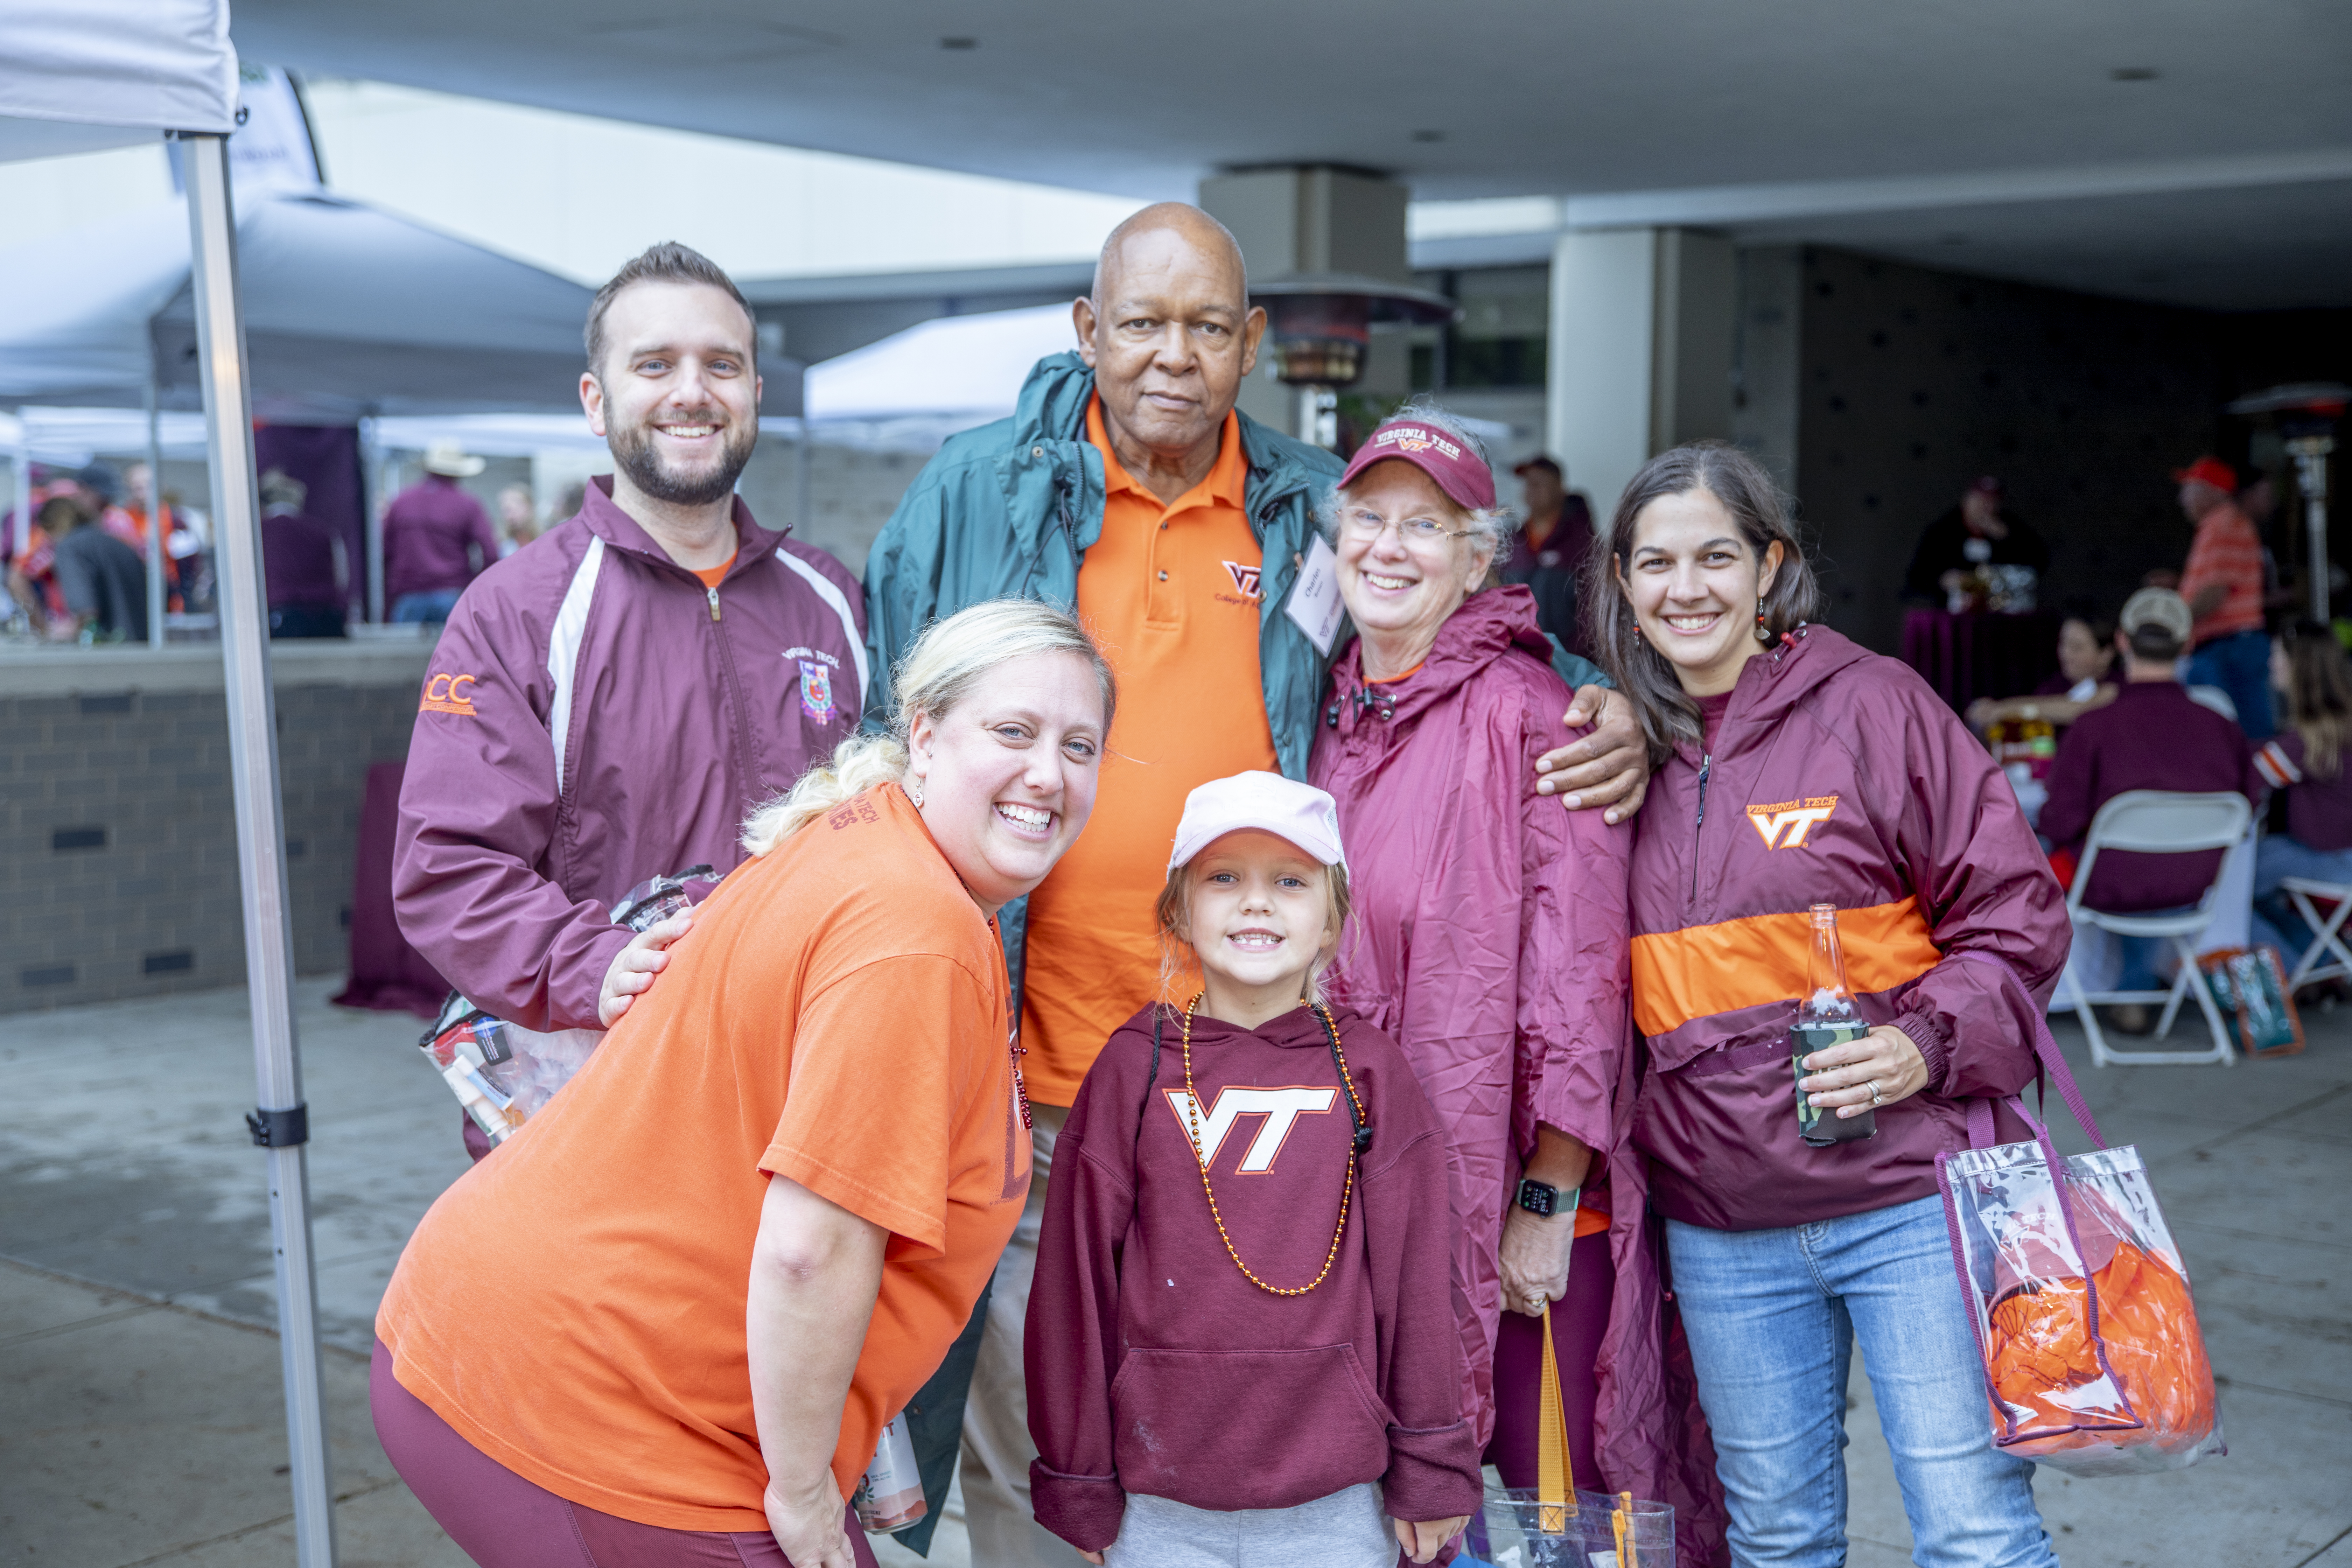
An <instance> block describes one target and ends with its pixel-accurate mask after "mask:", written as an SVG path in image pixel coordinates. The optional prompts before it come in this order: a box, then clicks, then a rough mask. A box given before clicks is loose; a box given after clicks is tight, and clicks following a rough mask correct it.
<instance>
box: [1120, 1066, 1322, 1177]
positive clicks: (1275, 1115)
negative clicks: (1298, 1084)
mask: <svg viewBox="0 0 2352 1568" xmlns="http://www.w3.org/2000/svg"><path fill="white" fill-rule="evenodd" d="M1160 1093H1162V1094H1164V1095H1166V1096H1167V1097H1168V1109H1169V1110H1172V1111H1174V1112H1175V1113H1176V1125H1177V1126H1178V1127H1179V1128H1181V1129H1182V1131H1183V1133H1184V1141H1185V1142H1188V1143H1189V1142H1192V1129H1193V1125H1194V1123H1193V1119H1192V1096H1191V1095H1189V1094H1187V1093H1185V1092H1184V1091H1183V1090H1182V1089H1161V1090H1160ZM1338 1098H1339V1090H1338V1089H1244V1088H1243V1087H1242V1086H1240V1085H1239V1084H1228V1085H1227V1086H1226V1087H1224V1088H1223V1089H1219V1090H1218V1091H1217V1098H1216V1099H1215V1100H1212V1101H1210V1102H1209V1107H1208V1109H1207V1110H1203V1111H1202V1112H1201V1114H1200V1121H1199V1126H1200V1131H1201V1145H1200V1153H1201V1163H1202V1164H1203V1165H1213V1164H1215V1163H1217V1151H1218V1150H1219V1149H1222V1148H1223V1147H1224V1143H1225V1134H1227V1133H1228V1132H1231V1131H1233V1130H1234V1123H1235V1122H1237V1121H1240V1120H1241V1119H1242V1118H1243V1117H1244V1116H1263V1117H1265V1122H1264V1124H1262V1125H1261V1126H1260V1127H1259V1128H1258V1130H1257V1136H1256V1137H1255V1138H1253V1139H1251V1140H1250V1144H1249V1147H1248V1148H1247V1149H1245V1150H1244V1151H1243V1152H1242V1163H1241V1164H1240V1165H1238V1166H1237V1167H1235V1168H1236V1169H1237V1170H1239V1171H1240V1172H1241V1173H1243V1174H1244V1175H1264V1174H1265V1173H1267V1172H1269V1171H1271V1170H1273V1169H1274V1160H1275V1156H1276V1155H1277V1154H1279V1153H1281V1152H1282V1145H1283V1142H1284V1141H1285V1140H1286V1139H1287V1138H1288V1137H1289V1136H1290V1130H1291V1128H1292V1127H1293V1126H1295V1125H1297V1121H1298V1119H1299V1118H1300V1117H1301V1116H1321V1115H1323V1114H1325V1113H1326V1112H1328V1111H1329V1110H1330V1109H1331V1104H1332V1101H1333V1100H1337V1099H1338Z"/></svg>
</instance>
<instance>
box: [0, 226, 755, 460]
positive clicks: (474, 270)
mask: <svg viewBox="0 0 2352 1568" xmlns="http://www.w3.org/2000/svg"><path fill="white" fill-rule="evenodd" d="M237 248H238V254H239V268H240V276H241V280H242V284H243V292H244V296H245V300H246V342H247V349H248V352H249V353H250V355H251V361H252V369H251V374H252V377H253V384H254V411H255V413H256V415H257V416H259V417H262V418H265V419H276V420H283V421H289V422H297V423H311V424H325V423H332V424H344V423H350V422H352V421H354V420H357V419H358V418H360V417H362V416H365V415H368V414H373V413H388V414H439V413H467V412H488V411H503V410H512V409H546V410H550V411H554V410H564V409H570V410H575V411H576V410H577V409H578V407H579V390H578V389H579V377H580V368H581V363H582V355H581V343H580V331H581V324H582V322H583V321H585V320H586V317H587V313H588V303H589V300H590V298H591V296H590V293H589V290H587V289H584V288H582V287H581V286H580V285H579V284H577V283H573V282H572V281H571V280H569V279H563V278H559V277H557V276H555V275H554V274H553V273H550V272H544V271H541V270H540V269H539V268H535V267H530V266H528V265H526V264H525V263H522V262H520V261H514V260H510V259H509V258H506V257H502V256H498V255H494V254H492V253H491V252H489V251H487V250H484V249H481V248H480V247H477V246H472V245H468V244H467V243H465V242H464V241H462V240H457V239H452V238H450V237H447V236H446V235H442V234H437V233H436V232H434V231H433V230H431V229H427V228H425V227H422V226H418V225H416V224H413V223H410V222H408V221H406V220H405V219H403V218H398V217H394V216H392V215H390V214H388V213H384V212H380V211H378V210H376V209H375V208H373V207H370V206H367V205H363V204H362V203H359V202H354V201H350V200H347V199H345V198H343V197H340V196H334V195H327V194H325V193H323V192H311V193H303V194H290V193H285V194H276V195H262V196H259V197H257V198H254V199H251V200H247V201H245V202H242V203H240V204H239V211H238V214H237ZM0 299H5V300H9V301H10V307H9V310H8V311H7V313H6V316H5V324H0V405H7V404H24V403H42V404H52V405H113V406H118V407H121V406H129V407H136V406H138V405H141V404H142V402H143V401H144V400H145V398H146V395H147V388H148V383H149V377H150V375H151V374H152V375H153V376H154V377H155V379H156V381H157V383H158V384H159V388H160V392H161V398H160V401H161V403H162V405H163V406H164V407H166V408H173V407H182V408H194V407H195V406H197V405H199V403H200V401H201V398H200V391H199V386H198V382H197V370H198V367H197V364H196V361H195V352H196V351H195V325H194V302H193V295H192V293H191V290H190V287H189V265H188V220H187V212H186V208H185V206H184V204H183V203H181V202H179V201H176V200H175V201H172V202H168V203H163V204H160V205H156V206H152V207H148V208H145V209H142V210H140V211H136V212H131V213H125V214H121V215H120V216H116V217H113V218H110V219H109V220H107V221H106V222H103V223H100V224H97V225H93V226H90V227H88V228H85V229H82V230H80V231H79V232H76V233H74V234H70V235H66V236H60V237H54V238H52V239H48V240H45V241H41V242H39V243H37V244H33V245H27V246H19V247H16V248H14V249H11V250H7V251H5V252H0ZM779 379H780V380H781V383H782V384H781V385H778V384H774V383H773V382H772V386H771V391H772V394H773V393H778V392H781V393H783V394H784V395H787V396H789V395H790V394H791V392H792V391H793V390H795V388H794V387H793V382H794V380H795V378H793V377H791V376H789V375H787V376H784V377H782V378H779ZM787 411H789V410H787Z"/></svg>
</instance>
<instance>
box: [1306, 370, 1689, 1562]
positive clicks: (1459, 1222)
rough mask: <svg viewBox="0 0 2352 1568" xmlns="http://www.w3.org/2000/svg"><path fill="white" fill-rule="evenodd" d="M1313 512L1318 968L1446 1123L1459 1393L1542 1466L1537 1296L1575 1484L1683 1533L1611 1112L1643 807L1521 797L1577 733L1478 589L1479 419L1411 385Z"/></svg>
mask: <svg viewBox="0 0 2352 1568" xmlns="http://www.w3.org/2000/svg"><path fill="white" fill-rule="evenodd" d="M1320 521H1321V522H1322V525H1323V529H1324V531H1325V533H1326V535H1327V536H1328V538H1329V539H1330V541H1331V542H1332V545H1333V547H1334V548H1335V549H1336V551H1337V552H1338V556H1339V561H1338V577H1339V595H1340V598H1341V599H1342V600H1343V601H1344V602H1345V604H1346V605H1347V608H1348V612H1349V617H1350V618H1351V619H1352V620H1353V622H1354V624H1355V628H1356V633H1357V637H1356V640H1355V642H1354V644H1353V645H1352V646H1350V647H1348V648H1346V649H1345V650H1344V651H1343V652H1341V653H1340V654H1339V657H1338V658H1336V659H1335V660H1334V662H1333V664H1332V668H1331V688H1330V690H1329V692H1328V696H1327V700H1326V703H1325V709H1324V725H1323V728H1322V730H1321V731H1319V734H1318V740H1317V742H1316V746H1315V753H1314V757H1313V760H1312V762H1311V763H1310V764H1309V766H1308V770H1307V777H1308V779H1309V781H1310V782H1311V783H1313V784H1318V785H1319V786H1321V787H1322V788H1324V789H1326V790H1328V791H1329V792H1330V793H1331V794H1332V795H1333V796H1335V797H1336V798H1337V799H1338V801H1339V816H1340V823H1341V826H1342V829H1343V831H1344V832H1345V834H1346V836H1347V842H1348V858H1349V864H1350V866H1351V868H1355V870H1354V877H1353V880H1354V891H1355V896H1356V907H1355V916H1354V919H1353V920H1352V921H1351V922H1350V929H1349V932H1348V934H1347V935H1346V936H1345V937H1343V938H1342V940H1341V942H1340V945H1339V960H1338V963H1337V967H1336V970H1335V972H1334V973H1333V975H1332V977H1331V983H1330V984H1331V989H1332V990H1333V991H1334V992H1335V994H1338V995H1339V996H1342V997H1344V998H1345V999H1346V1000H1347V1001H1348V1002H1349V1004H1350V1005H1353V1006H1354V1007H1356V1008H1357V1009H1358V1010H1359V1011H1360V1012H1361V1013H1363V1014H1364V1016H1367V1017H1368V1018H1370V1019H1371V1020H1372V1021H1373V1022H1374V1023H1375V1024H1377V1025H1378V1026H1380V1027H1381V1028H1382V1029H1384V1030H1386V1031H1387V1032H1388V1033H1389V1034H1391V1036H1393V1037H1395V1038H1396V1040H1397V1041H1398V1042H1399V1044H1401V1045H1402V1047H1404V1051H1405V1055H1406V1056H1407V1058H1409V1059H1411V1060H1412V1064H1413V1067H1414V1069H1415V1071H1416V1072H1417V1073H1418V1074H1419V1075H1420V1078H1421V1081H1422V1084H1423V1088H1424V1089H1427V1090H1428V1092H1429V1097H1430V1099H1431V1100H1432V1101H1433V1103H1434V1104H1435V1105H1436V1107H1437V1110H1438V1113H1439V1117H1440V1119H1441V1120H1442V1121H1444V1123H1445V1126H1446V1129H1447V1137H1448V1154H1449V1163H1450V1166H1451V1172H1452V1177H1453V1182H1452V1186H1453V1200H1454V1217H1455V1220H1456V1231H1455V1239H1454V1260H1453V1266H1454V1280H1455V1283H1456V1285H1457V1286H1458V1287H1459V1289H1457V1291H1456V1293H1455V1306H1456V1310H1457V1311H1458V1312H1459V1313H1460V1314H1461V1322H1460V1328H1461V1336H1462V1349H1463V1359H1464V1363H1465V1365H1464V1369H1463V1370H1464V1375H1465V1380H1466V1382H1465V1401H1464V1405H1465V1410H1466V1411H1468V1412H1469V1413H1470V1414H1471V1415H1473V1417H1474V1419H1475V1422H1476V1425H1477V1429H1478V1435H1479V1439H1480V1441H1481V1442H1482V1443H1483V1444H1486V1445H1487V1455H1486V1457H1487V1458H1488V1460H1489V1461H1490V1462H1491V1463H1493V1464H1494V1465H1495V1466H1496V1468H1497V1469H1498V1470H1499V1471H1500V1472H1501V1475H1502V1478H1503V1480H1504V1483H1505V1484H1506V1485H1507V1486H1514V1487H1526V1486H1532V1485H1534V1484H1535V1471H1536V1455H1537V1440H1538V1439H1537V1434H1538V1399H1539V1371H1540V1364H1541V1356H1542V1333H1543V1328H1542V1323H1543V1321H1544V1318H1545V1312H1546V1308H1547V1307H1548V1306H1549V1309H1550V1313H1549V1321H1550V1324H1551V1332H1552V1339H1553V1344H1554V1346H1555V1348H1556V1349H1557V1350H1558V1352H1559V1368H1560V1384H1561V1392H1562V1394H1563V1397H1564V1400H1565V1403H1566V1405H1567V1414H1568V1425H1569V1449H1570V1460H1571V1463H1572V1468H1573V1469H1574V1472H1575V1478H1576V1484H1577V1485H1578V1486H1580V1487H1584V1488H1589V1489H1606V1490H1623V1489H1631V1490H1634V1491H1637V1492H1640V1493H1642V1494H1643V1496H1645V1497H1653V1498H1661V1499H1664V1500H1667V1501H1671V1502H1673V1503H1675V1505H1676V1510H1677V1514H1678V1516H1680V1517H1683V1518H1684V1519H1685V1521H1686V1522H1687V1523H1688V1524H1690V1525H1691V1526H1692V1527H1693V1533H1692V1534H1691V1536H1690V1537H1688V1539H1689V1540H1690V1541H1691V1542H1692V1543H1693V1545H1694V1546H1695V1547H1696V1546H1697V1545H1698V1544H1699V1543H1700V1542H1702V1541H1704V1540H1706V1533H1707V1531H1708V1530H1709V1528H1710V1521H1712V1520H1714V1519H1716V1518H1717V1517H1719V1505H1718V1504H1717V1503H1716V1502H1715V1501H1714V1488H1713V1485H1712V1478H1711V1476H1710V1474H1709V1473H1708V1465H1707V1463H1706V1459H1705V1456H1704V1455H1703V1454H1701V1455H1696V1456H1694V1457H1693V1459H1692V1460H1691V1461H1687V1462H1686V1461H1685V1459H1684V1458H1683V1450H1684V1449H1685V1447H1687V1445H1685V1443H1684V1442H1683V1441H1682V1440H1681V1433H1682V1430H1683V1428H1682V1425H1681V1423H1682V1411H1681V1410H1680V1408H1679V1407H1676V1408H1670V1407H1669V1406H1670V1401H1669V1400H1668V1398H1667V1395H1666V1393H1665V1388H1664V1376H1663V1373H1662V1371H1661V1362H1662V1358H1661V1354H1660V1351H1661V1345H1662V1341H1663V1332H1664V1327H1663V1325H1662V1322H1661V1316H1660V1302H1659V1291H1658V1282H1657V1271H1656V1263H1655V1258H1654V1254H1653V1252H1652V1251H1651V1250H1650V1247H1649V1244H1648V1241H1647V1238H1646V1235H1645V1232H1644V1228H1643V1174H1642V1171H1641V1167H1640V1166H1639V1165H1638V1164H1636V1163H1630V1162H1629V1161H1628V1160H1626V1159H1625V1158H1624V1157H1623V1151H1624V1149H1625V1147H1626V1142H1627V1141H1626V1139H1625V1137H1624V1136H1623V1129H1622V1126H1621V1125H1620V1123H1621V1121H1622V1117H1621V1110H1622V1108H1623V1107H1624V1106H1626V1105H1628V1104H1629V1103H1630V1100H1631V1089H1632V1079H1631V1077H1630V1073H1631V1065H1632V1064H1631V1060H1630V1057H1629V1054H1628V1052H1627V1050H1626V1044H1627V1038H1628V1037H1627V1034H1626V1029H1627V1023H1626V913H1625V909H1626V906H1625V898H1626V880H1625V879H1626V867H1627V862H1628V858H1629V855H1630V851H1631V847H1632V846H1631V838H1632V829H1631V827H1630V826H1612V825H1611V824H1610V823H1608V822H1606V821H1604V820H1602V819H1601V816H1598V815H1597V814H1594V813H1591V812H1578V813H1571V812H1567V811H1563V810H1561V809H1560V808H1559V804H1558V803H1557V802H1555V801H1553V800H1551V799H1549V798H1548V797H1545V796H1541V795H1537V794H1536V793H1535V790H1534V788H1533V783H1534V780H1535V778H1536V776H1537V775H1536V770H1535V761H1536V759H1537V758H1538V757H1539V756H1542V755H1543V754H1544V753H1545V752H1549V751H1551V750H1553V749H1555V748H1557V747H1559V746H1561V745H1564V744H1567V743H1568V742H1569V740H1570V738H1571V737H1570V733H1569V732H1568V731H1565V730H1564V729H1563V728H1562V726H1561V721H1560V715H1561V714H1562V713H1563V712H1565V711H1566V710H1567V709H1568V698H1569V689H1568V687H1567V684H1566V683H1565V682H1564V681H1562V680H1561V679H1560V678H1559V676H1558V675H1557V674H1555V673H1554V672H1553V669H1552V668H1551V663H1550V659H1551V657H1552V652H1553V645H1552V644H1551V642H1550V641H1549V639H1548V638H1547V637H1545V636H1544V634H1543V632H1542V631H1541V630H1539V629H1538V626H1537V624H1536V607H1535V600H1534V598H1533V597H1532V595H1530V594H1529V593H1528V590H1527V589H1526V588H1524V587H1517V586H1513V587H1499V586H1489V585H1488V584H1489V580H1490V577H1491V574H1492V568H1493V566H1494V563H1495V561H1496V556H1497V554H1498V552H1501V551H1502V550H1504V549H1505V548H1506V547H1507V544H1508V541H1509V534H1510V530H1511V527H1512V518H1511V514H1510V512H1509V511H1508V510H1506V509H1504V508H1502V507H1498V506H1497V505H1496V501H1495V480H1494V474H1493V470H1492V468H1490V467H1489V465H1488V462H1487V458H1486V451H1485V448H1484V447H1483V446H1482V444H1481V443H1480V441H1479V439H1478V437H1476V436H1475V434H1474V433H1473V432H1472V431H1471V430H1470V429H1469V428H1468V427H1467V426H1466V425H1465V424H1464V423H1463V422H1462V421H1461V420H1459V419H1458V418H1456V417H1454V416H1452V415H1450V414H1447V413H1446V412H1445V411H1444V410H1443V409H1440V408H1436V407H1433V406H1430V405H1426V404H1422V403H1415V404H1411V405H1407V406H1406V407H1405V408H1404V409H1403V410H1402V411H1401V412H1399V413H1398V414H1397V415H1396V416H1392V417H1391V418H1390V419H1389V420H1388V421H1387V422H1386V423H1384V424H1383V425H1381V426H1380V428H1378V429H1377V430H1375V431H1373V432H1372V434H1371V436H1370V438H1369V439H1368V440H1366V442H1365V443H1364V445H1363V447H1361V448H1360V450H1359V451H1358V452H1357V453H1356V456H1355V458H1354V460H1353V461H1352V462H1350V463H1349V465H1348V468H1347V470H1346V471H1345V472H1344V473H1343V474H1342V475H1341V476H1340V478H1339V483H1338V484H1337V485H1336V486H1335V487H1334V488H1333V489H1332V490H1331V491H1330V493H1329V494H1328V497H1327V498H1326V500H1325V504H1324V506H1323V508H1322V511H1321V516H1320ZM1596 1409H1597V1410H1598V1411H1599V1413H1600V1414H1599V1416H1598V1418H1597V1419H1596ZM1716 1539H1717V1540H1719V1536H1717V1537H1716Z"/></svg>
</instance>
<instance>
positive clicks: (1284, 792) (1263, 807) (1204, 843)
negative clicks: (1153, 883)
mask: <svg viewBox="0 0 2352 1568" xmlns="http://www.w3.org/2000/svg"><path fill="white" fill-rule="evenodd" d="M1249 827H1255V828H1256V829H1257V830H1258V831H1259V832H1261V833H1271V834H1273V835H1274V836H1275V837H1277V838H1284V839H1287V840H1289V841H1290V842H1291V843H1293V844H1295V845H1297V847H1299V848H1301V849H1303V850H1305V851H1306V852H1307V854H1309V855H1312V856H1313V857H1315V858H1316V859H1318V860H1319V861H1321V862H1322V863H1323V864H1324V865H1326V866H1337V867H1339V868H1341V869H1343V870H1344V869H1345V868H1347V864H1348V856H1347V853H1346V851H1344V850H1342V849H1341V848H1340V847H1339V802H1337V801H1335V800H1333V799H1332V798H1331V797H1330V796H1329V795H1326V794H1325V793H1324V792H1323V791H1321V790H1319V789H1317V788H1316V787H1315V786H1314V785H1313V784H1300V783H1299V782H1298V781H1297V779H1288V778H1285V777H1283V776H1282V775H1281V774H1280V773H1258V772H1251V773H1235V774H1234V776H1233V777H1231V778H1229V779H1217V780H1215V781H1213V782H1212V783H1209V784H1202V786H1201V787H1200V788H1198V789H1196V790H1194V791H1193V792H1192V794H1191V795H1186V796H1185V797H1184V818H1183V820H1182V821H1181V822H1179V823H1178V824H1177V825H1176V847H1174V848H1173V849H1171V851H1169V855H1168V868H1169V869H1170V870H1171V871H1173V870H1174V869H1176V868H1177V867H1179V866H1181V865H1184V864H1185V863H1186V862H1188V861H1190V860H1191V859H1192V857H1193V856H1195V855H1198V854H1199V853H1200V852H1201V851H1202V850H1203V849H1205V848H1207V847H1209V845H1210V844H1211V843H1213V841H1215V840H1216V839H1219V838H1223V837H1224V836H1225V835H1226V834H1228V833H1238V832H1240V831H1242V830H1243V829H1244V828H1249Z"/></svg>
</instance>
